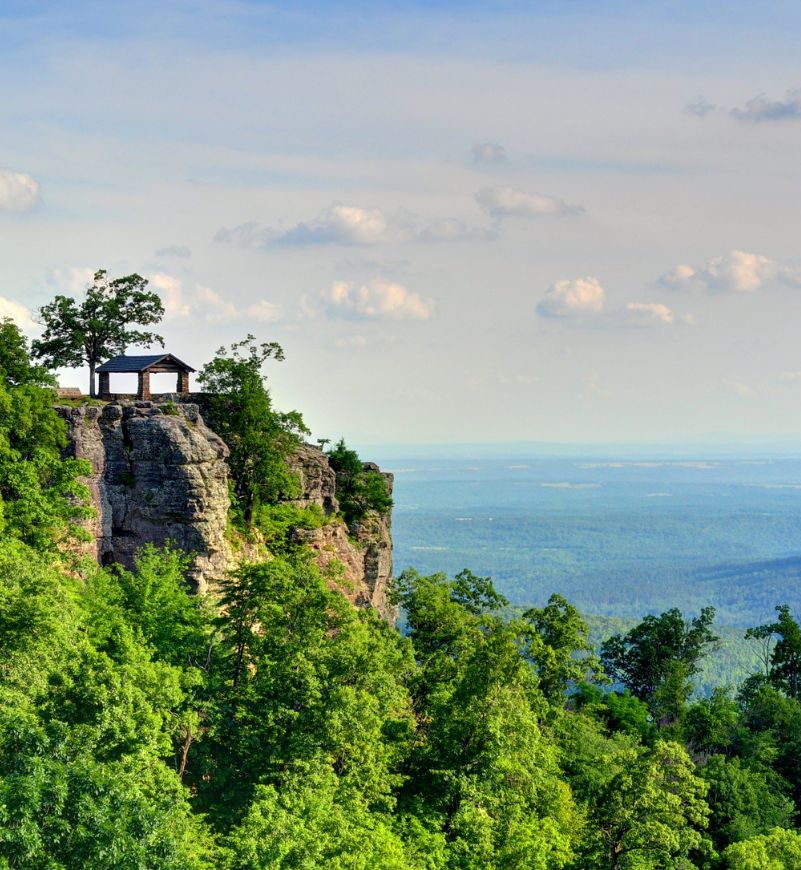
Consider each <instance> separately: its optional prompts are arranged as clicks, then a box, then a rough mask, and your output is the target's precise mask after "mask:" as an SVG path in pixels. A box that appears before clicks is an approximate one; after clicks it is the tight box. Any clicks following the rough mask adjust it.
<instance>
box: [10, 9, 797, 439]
mask: <svg viewBox="0 0 801 870" xmlns="http://www.w3.org/2000/svg"><path fill="white" fill-rule="evenodd" d="M800 26H801V10H799V8H798V6H797V4H791V3H766V4H759V6H757V5H756V4H745V3H728V4H725V5H723V4H720V5H713V4H698V3H683V2H682V3H637V4H633V3H622V2H621V3H617V2H609V3H597V2H596V3H584V2H574V3H571V2H560V3H555V2H554V3H550V2H548V3H514V2H498V3H491V2H490V3H478V2H474V3H470V2H467V3H458V4H456V3H446V2H436V3H423V2H420V3H392V4H390V3H380V2H379V3H369V4H368V3H341V4H331V3H306V2H300V3H292V4H285V3H260V2H236V3H233V2H227V0H216V2H193V3H189V2H186V3H184V2H166V3H164V2H161V3H151V2H140V3H126V4H121V3H119V4H115V3H102V4H101V3H80V2H79V3H74V4H69V5H64V4H55V3H46V2H40V3H35V2H34V3H31V2H26V3H24V4H23V3H8V2H2V0H0V81H2V82H3V113H2V118H0V240H1V241H0V246H1V247H0V251H1V252H2V257H0V313H6V314H10V315H12V316H15V317H16V318H17V319H18V320H19V321H20V322H21V323H23V325H24V326H25V328H26V329H27V330H28V331H29V332H30V334H32V335H34V334H35V331H36V326H35V323H34V322H33V319H34V315H35V310H36V308H37V307H38V306H39V305H42V304H43V303H45V302H46V301H48V300H49V299H50V298H51V297H52V296H53V295H54V294H55V293H58V292H66V293H74V294H78V295H79V294H80V293H81V290H82V288H83V286H84V285H85V283H86V280H87V278H88V276H89V275H90V274H91V273H92V272H93V271H94V270H95V269H96V268H98V267H105V268H107V269H108V270H109V271H110V272H111V274H124V273H127V272H131V271H138V272H140V273H142V274H144V275H146V276H148V277H149V278H150V280H151V284H152V286H154V287H155V288H156V289H158V290H159V291H160V292H161V293H162V295H163V297H164V300H165V303H166V304H167V308H168V316H167V318H166V319H165V322H164V325H163V333H164V335H165V338H166V340H167V345H168V349H170V350H172V351H173V352H175V353H177V354H178V355H179V356H182V357H183V358H186V359H187V360H188V361H189V362H191V363H193V364H195V365H198V366H199V365H200V364H202V363H203V362H204V361H205V360H206V359H208V358H209V357H210V356H211V354H212V353H213V352H214V350H215V349H216V347H218V346H219V345H220V344H221V343H229V342H231V341H235V340H238V339H239V338H241V337H242V336H243V335H244V334H245V333H247V332H254V333H256V334H257V335H258V336H259V338H263V339H264V340H278V341H280V342H281V343H282V344H283V345H284V347H285V349H286V352H287V361H286V362H284V363H282V364H280V365H276V366H275V367H274V369H273V370H271V372H270V374H271V378H272V383H273V389H274V392H275V396H276V399H277V401H278V402H279V404H281V405H283V406H285V407H299V408H302V409H303V410H304V411H305V412H306V416H307V417H308V419H309V422H310V423H311V425H312V427H313V429H314V430H315V433H316V434H317V435H320V436H332V435H333V436H337V435H339V434H344V435H346V436H347V437H348V438H350V439H351V440H354V441H360V442H373V443H381V442H387V443H399V442H400V443H402V442H428V441H449V442H454V441H465V442H472V441H475V442H488V441H507V440H509V441H519V440H547V441H579V442H580V441H587V442H595V443H597V442H602V441H604V440H609V441H624V440H625V441H664V440H672V439H682V438H686V439H693V438H697V437H703V436H705V435H707V434H708V433H710V432H714V433H731V434H732V435H733V436H737V437H743V436H747V435H749V434H770V435H777V436H781V437H784V438H791V439H792V438H794V437H796V436H801V401H799V399H801V351H799V348H798V341H797V335H796V333H797V328H796V324H797V323H799V315H801V255H799V253H798V249H797V226H798V223H797V221H798V202H799V193H800V192H801V191H799V186H800V184H799V172H798V153H799V147H800V146H801V95H799V93H797V92H796V90H795V89H797V88H799V87H801V69H800V68H799V64H798V61H797V37H798V33H799V27H800ZM63 379H64V380H65V382H69V383H82V382H83V380H84V376H83V374H82V373H79V372H75V373H64V376H63Z"/></svg>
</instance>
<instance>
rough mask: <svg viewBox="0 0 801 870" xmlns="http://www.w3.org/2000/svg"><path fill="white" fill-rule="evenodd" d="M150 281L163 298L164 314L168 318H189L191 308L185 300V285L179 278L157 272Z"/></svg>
mask: <svg viewBox="0 0 801 870" xmlns="http://www.w3.org/2000/svg"><path fill="white" fill-rule="evenodd" d="M149 281H150V285H151V286H152V288H153V289H154V290H155V291H156V292H157V293H158V294H159V296H161V301H162V303H163V305H164V313H165V315H166V316H167V317H168V318H171V317H188V316H189V314H190V312H191V308H190V306H189V303H188V302H186V300H185V299H184V290H183V284H182V283H181V281H180V280H179V279H178V278H174V277H173V276H172V275H165V274H164V272H156V274H155V275H151V276H150V278H149Z"/></svg>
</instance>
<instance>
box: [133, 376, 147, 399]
mask: <svg viewBox="0 0 801 870" xmlns="http://www.w3.org/2000/svg"><path fill="white" fill-rule="evenodd" d="M136 398H137V399H142V400H143V401H146V402H149V401H150V372H139V388H138V389H137V391H136Z"/></svg>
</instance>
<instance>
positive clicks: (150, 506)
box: [57, 402, 397, 620]
mask: <svg viewBox="0 0 801 870" xmlns="http://www.w3.org/2000/svg"><path fill="white" fill-rule="evenodd" d="M57 411H58V413H59V414H60V416H61V417H62V418H63V419H64V420H65V421H66V422H67V427H68V445H69V446H68V453H69V455H71V456H75V457H76V458H79V459H86V460H88V461H89V463H90V464H91V466H92V475H91V477H90V478H89V479H88V481H87V483H88V486H89V490H90V493H91V498H92V503H93V506H94V508H95V517H94V519H93V520H92V521H91V524H90V529H89V530H90V532H91V535H92V542H91V544H90V546H89V552H90V553H91V554H92V555H93V556H94V557H95V558H96V559H97V561H98V562H100V563H101V564H111V563H113V562H119V563H121V564H123V565H126V566H129V567H130V566H131V564H132V562H133V557H134V555H135V553H136V551H137V550H138V549H139V548H140V547H142V546H144V545H145V544H147V543H153V544H156V545H160V544H164V543H165V542H167V541H173V542H174V543H175V544H176V545H177V546H178V547H180V548H181V549H182V550H185V551H186V552H187V553H190V554H191V555H192V562H191V568H190V573H189V578H188V579H189V580H190V581H191V582H192V583H193V585H194V586H195V588H196V589H197V591H198V592H201V593H203V592H205V591H207V590H208V588H209V586H210V585H213V583H214V580H215V579H216V578H218V577H220V576H221V575H222V574H223V573H224V572H225V570H227V569H229V568H231V567H232V566H233V565H234V563H235V556H234V554H233V553H232V551H231V548H230V547H229V545H228V540H227V525H228V466H227V464H226V462H225V459H226V457H227V455H228V448H227V447H226V445H225V444H224V443H223V441H222V439H220V438H219V436H217V435H216V434H215V433H214V432H212V430H211V429H209V428H208V427H207V426H206V424H205V423H204V421H203V418H202V416H201V414H200V413H199V410H198V406H197V405H193V404H178V405H173V404H172V403H170V404H166V405H158V404H155V403H153V402H137V403H135V404H109V405H105V406H102V407H100V406H82V407H65V406H62V407H58V408H57ZM292 466H293V468H294V469H295V471H296V472H297V474H298V478H299V480H300V485H301V486H300V489H301V494H300V496H299V498H298V499H297V500H296V501H295V502H294V503H295V504H297V505H298V506H299V507H308V506H309V505H312V504H317V505H319V506H320V507H321V508H322V510H323V512H324V513H325V515H326V516H327V517H329V518H330V521H329V522H327V523H326V524H325V525H323V526H322V527H321V528H319V529H311V530H298V531H297V532H296V535H297V537H298V539H299V540H303V541H304V542H305V543H307V544H308V545H309V546H310V547H311V549H312V550H313V551H314V552H315V553H316V556H317V561H318V562H319V564H320V565H321V567H323V568H326V567H328V566H330V565H332V563H334V562H336V563H338V564H339V565H340V566H341V569H337V570H338V571H339V573H340V576H339V578H338V579H337V581H336V586H337V587H338V588H339V589H340V590H341V591H342V592H343V593H344V594H345V595H346V596H347V597H348V598H349V599H350V600H351V601H352V602H353V603H354V604H355V605H357V606H362V607H365V606H370V607H374V608H375V609H376V610H377V611H378V613H379V614H380V615H381V616H382V617H383V618H385V619H388V620H394V619H395V617H396V616H397V613H396V610H395V609H394V608H393V607H392V605H391V604H390V603H389V602H388V600H387V592H388V586H389V580H390V577H391V574H392V535H391V526H390V516H389V514H386V515H378V514H372V515H368V516H367V517H365V519H364V520H363V521H362V522H361V523H360V524H359V525H357V526H354V527H353V528H351V529H347V528H346V527H345V525H344V524H343V523H342V521H341V520H340V519H339V518H338V516H337V512H338V510H339V504H338V502H337V497H336V476H335V475H334V472H333V470H332V469H331V467H330V466H329V464H328V459H327V457H326V456H325V454H324V453H323V452H322V451H321V450H319V449H318V448H316V447H312V446H311V445H303V446H302V447H301V448H300V449H299V450H298V451H297V454H296V455H295V457H294V458H293V460H292ZM369 467H370V468H372V469H374V470H377V467H376V466H374V465H369ZM384 477H385V480H386V481H387V485H388V487H389V488H390V490H391V488H392V475H390V474H387V475H384Z"/></svg>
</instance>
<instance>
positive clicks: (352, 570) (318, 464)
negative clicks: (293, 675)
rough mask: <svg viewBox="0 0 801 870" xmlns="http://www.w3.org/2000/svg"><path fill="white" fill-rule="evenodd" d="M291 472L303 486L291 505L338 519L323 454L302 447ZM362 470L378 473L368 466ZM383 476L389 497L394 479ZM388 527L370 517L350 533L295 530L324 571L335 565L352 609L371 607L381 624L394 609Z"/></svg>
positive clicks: (329, 527) (386, 519)
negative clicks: (316, 507)
mask: <svg viewBox="0 0 801 870" xmlns="http://www.w3.org/2000/svg"><path fill="white" fill-rule="evenodd" d="M292 466H293V468H294V469H295V471H296V472H297V473H298V477H299V479H300V484H301V495H300V497H299V498H298V499H297V500H296V501H295V502H294V503H295V504H297V505H298V506H299V507H308V506H309V505H312V504H318V505H320V507H322V509H323V510H324V511H325V513H326V514H327V515H334V514H336V513H337V511H338V510H339V504H338V502H337V498H336V475H335V474H334V471H333V469H332V468H331V466H330V465H329V464H328V459H327V457H326V455H325V453H323V452H322V450H319V449H318V448H316V447H312V446H311V445H309V444H305V445H303V447H301V448H300V450H298V452H297V454H296V455H295V457H294V459H293V461H292ZM365 468H369V469H370V470H373V471H378V470H379V469H378V466H377V465H375V464H373V463H369V462H366V463H365ZM383 476H384V481H385V482H386V485H387V488H388V489H389V492H390V494H391V493H392V485H393V476H392V475H391V474H387V473H384V475H383ZM391 522H392V518H391V514H389V513H387V514H377V513H369V514H368V515H367V516H366V517H365V518H364V519H363V520H362V522H360V523H358V524H356V525H354V526H353V527H352V528H350V529H348V528H347V527H346V526H345V525H344V523H342V522H341V521H337V522H331V523H329V524H326V525H324V526H322V527H321V528H319V529H298V530H297V532H296V535H297V537H298V538H299V539H300V540H303V541H304V542H305V543H307V544H308V545H309V546H310V547H311V548H312V550H314V552H315V553H316V554H317V561H318V563H319V564H320V565H321V566H322V567H327V566H329V565H331V564H332V563H333V562H337V563H339V565H340V566H341V569H342V579H341V582H338V583H337V586H338V588H339V589H340V591H341V592H343V594H345V595H346V596H347V597H348V598H349V599H350V600H351V601H352V602H353V603H354V604H356V605H357V606H360V607H366V606H369V607H373V608H375V610H376V611H378V613H379V615H380V616H381V617H382V618H383V619H386V620H388V621H390V622H394V621H395V619H397V616H398V612H397V608H396V607H395V606H393V605H392V604H391V603H390V602H389V599H388V592H389V581H390V578H391V577H392V525H391Z"/></svg>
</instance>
